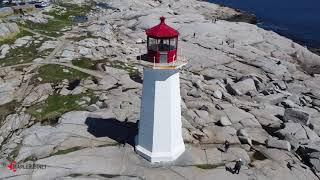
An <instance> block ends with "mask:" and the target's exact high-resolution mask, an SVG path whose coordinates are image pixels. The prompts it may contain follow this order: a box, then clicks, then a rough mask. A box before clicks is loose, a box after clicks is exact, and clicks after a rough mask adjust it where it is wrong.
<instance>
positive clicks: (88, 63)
mask: <svg viewBox="0 0 320 180" xmlns="http://www.w3.org/2000/svg"><path fill="white" fill-rule="evenodd" d="M72 64H73V65H75V66H78V67H81V68H85V69H92V70H95V69H96V62H94V61H92V60H90V59H86V58H81V59H77V60H73V61H72Z"/></svg>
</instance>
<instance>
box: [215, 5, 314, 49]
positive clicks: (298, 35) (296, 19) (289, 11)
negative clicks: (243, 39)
mask: <svg viewBox="0 0 320 180" xmlns="http://www.w3.org/2000/svg"><path fill="white" fill-rule="evenodd" d="M209 2H213V3H216V4H221V5H225V6H228V7H232V8H237V9H240V10H243V11H246V12H249V13H253V14H255V15H256V16H257V18H258V24H257V25H258V26H259V27H262V28H264V29H267V30H272V31H275V32H277V33H279V34H281V35H283V36H286V37H288V38H290V39H293V40H294V41H296V42H298V43H300V44H302V45H306V46H308V47H311V48H320V0H209Z"/></svg>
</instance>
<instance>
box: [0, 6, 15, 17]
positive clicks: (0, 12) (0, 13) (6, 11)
mask: <svg viewBox="0 0 320 180" xmlns="http://www.w3.org/2000/svg"><path fill="white" fill-rule="evenodd" d="M13 13H14V12H13V9H12V8H10V7H3V8H0V17H5V16H9V15H12V14H13Z"/></svg>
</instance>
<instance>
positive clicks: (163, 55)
mask: <svg viewBox="0 0 320 180" xmlns="http://www.w3.org/2000/svg"><path fill="white" fill-rule="evenodd" d="M167 60H168V53H167V52H160V63H167Z"/></svg>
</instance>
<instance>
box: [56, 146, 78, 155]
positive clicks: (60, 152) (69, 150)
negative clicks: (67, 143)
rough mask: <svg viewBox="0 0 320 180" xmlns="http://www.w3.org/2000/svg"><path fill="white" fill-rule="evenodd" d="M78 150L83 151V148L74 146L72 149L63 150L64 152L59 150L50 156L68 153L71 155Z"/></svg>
mask: <svg viewBox="0 0 320 180" xmlns="http://www.w3.org/2000/svg"><path fill="white" fill-rule="evenodd" d="M80 149H83V147H80V146H76V147H72V148H69V149H65V150H59V151H58V152H56V153H54V154H52V156H54V155H63V154H68V153H71V152H74V151H78V150H80Z"/></svg>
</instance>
